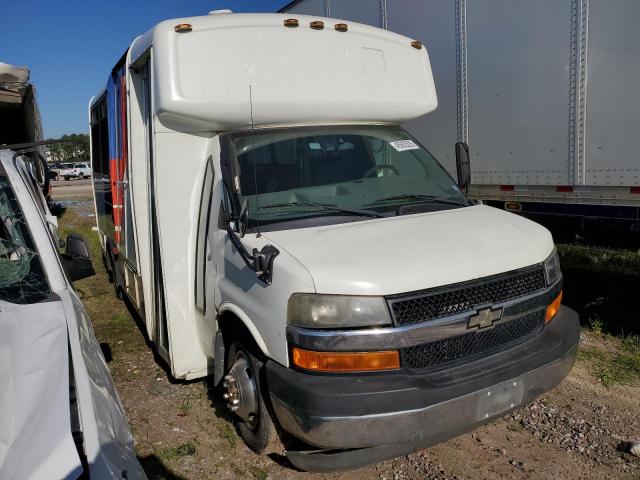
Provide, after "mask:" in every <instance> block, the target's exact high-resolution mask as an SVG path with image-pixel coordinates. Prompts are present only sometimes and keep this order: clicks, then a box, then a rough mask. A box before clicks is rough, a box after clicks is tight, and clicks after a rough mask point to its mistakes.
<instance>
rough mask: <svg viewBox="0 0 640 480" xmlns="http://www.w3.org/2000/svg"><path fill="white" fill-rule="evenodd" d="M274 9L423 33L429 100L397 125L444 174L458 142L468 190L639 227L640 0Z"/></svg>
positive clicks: (501, 201)
mask: <svg viewBox="0 0 640 480" xmlns="http://www.w3.org/2000/svg"><path fill="white" fill-rule="evenodd" d="M282 11H283V12H289V13H294V12H295V13H300V14H314V15H324V16H329V17H336V18H342V19H344V20H345V21H346V20H350V21H356V22H362V23H367V24H370V25H375V26H380V27H382V28H386V29H389V30H391V31H393V32H397V33H400V34H402V35H407V36H410V37H413V38H415V39H417V40H420V41H422V42H424V44H425V45H426V46H427V48H428V50H429V55H430V58H431V64H432V67H433V73H434V77H435V84H436V87H437V90H438V100H439V107H438V109H437V110H436V111H435V112H433V113H432V114H430V115H427V116H425V117H421V118H418V119H414V120H410V121H409V122H407V123H406V125H405V127H406V128H407V130H408V131H409V132H411V134H413V135H414V136H415V137H416V138H417V139H418V140H420V141H421V142H423V143H424V144H425V145H428V146H429V148H430V150H431V151H432V152H433V153H434V154H435V155H436V156H437V157H438V158H439V159H440V160H441V161H442V162H443V165H444V166H445V167H446V168H447V169H448V170H449V171H450V172H453V171H454V169H455V162H454V156H453V154H452V151H451V144H452V143H453V142H455V141H459V142H466V143H468V144H469V146H470V147H471V150H472V152H473V162H472V174H471V188H470V191H469V194H470V196H471V197H472V198H476V199H482V200H483V201H484V202H485V203H486V204H489V205H494V206H496V207H499V208H505V209H507V210H511V211H515V212H520V213H522V214H524V215H527V216H529V217H531V218H534V219H536V220H539V221H541V222H543V223H545V224H547V225H550V226H554V227H555V226H560V227H564V228H567V226H572V227H571V229H572V230H573V231H575V230H576V229H584V230H589V229H590V228H591V227H595V226H598V225H602V226H605V227H615V228H619V229H620V230H627V231H629V229H631V230H632V231H635V232H639V231H640V156H639V155H638V152H640V136H638V135H637V134H636V128H637V127H636V126H637V125H638V123H640V95H638V92H637V82H636V78H638V76H639V75H640V56H639V55H638V54H637V51H636V42H637V41H638V40H639V39H640V37H639V36H638V29H637V20H638V18H640V2H637V1H635V0H617V1H615V2H611V1H609V0H473V1H469V0H451V1H442V0H298V1H294V2H291V3H290V4H288V5H286V6H285V7H283V8H282ZM598 230H601V229H598ZM558 231H560V230H558Z"/></svg>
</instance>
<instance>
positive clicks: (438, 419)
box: [89, 13, 579, 470]
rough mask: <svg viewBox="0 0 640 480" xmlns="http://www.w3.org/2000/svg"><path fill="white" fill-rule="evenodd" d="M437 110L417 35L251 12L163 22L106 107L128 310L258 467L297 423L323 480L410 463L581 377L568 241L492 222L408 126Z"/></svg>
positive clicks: (510, 222)
mask: <svg viewBox="0 0 640 480" xmlns="http://www.w3.org/2000/svg"><path fill="white" fill-rule="evenodd" d="M436 106H437V97H436V91H435V87H434V83H433V77H432V74H431V66H430V61H429V57H428V55H427V52H426V49H425V48H424V46H423V45H422V44H421V43H420V42H417V41H415V40H414V39H412V38H407V37H404V36H401V35H398V34H395V33H391V32H387V31H384V30H381V29H378V28H373V27H370V26H366V25H361V24H357V23H352V22H342V21H334V20H331V19H328V18H323V17H317V16H304V15H295V16H290V15H278V14H242V15H236V14H229V13H224V14H223V13H217V14H215V13H214V14H211V15H208V16H202V17H191V18H181V19H175V20H168V21H164V22H162V23H160V24H158V25H156V26H155V27H154V28H153V29H152V30H150V31H149V32H147V33H145V34H144V35H142V36H140V37H138V38H136V39H135V40H134V41H133V43H132V45H131V47H130V48H129V49H128V51H127V52H126V54H125V55H124V56H123V57H122V59H121V60H120V61H119V62H118V63H117V64H116V66H115V67H114V68H113V69H112V70H111V73H110V75H109V80H108V84H107V87H106V89H104V90H103V91H101V92H100V93H99V94H98V95H97V96H96V97H94V98H93V99H92V100H91V102H90V108H89V115H90V121H91V145H92V149H91V150H92V162H93V168H94V175H93V183H94V196H95V202H96V217H97V222H98V229H99V234H100V239H101V242H102V246H103V251H104V258H105V262H106V264H107V268H108V269H109V270H110V271H111V272H112V275H113V280H114V283H115V286H116V291H117V292H118V293H119V294H125V295H126V296H127V297H128V298H129V300H130V301H131V303H132V304H133V305H134V306H135V308H136V309H137V311H138V312H139V314H140V316H141V317H142V319H143V320H144V323H145V325H146V330H147V333H148V335H149V338H150V339H151V340H152V341H153V342H154V345H155V348H156V349H157V351H158V353H159V355H160V356H161V357H162V358H163V359H164V360H165V361H166V362H167V364H168V365H169V366H170V369H171V372H172V374H173V375H174V376H175V377H176V378H184V379H193V378H198V377H203V376H206V375H212V376H213V378H212V381H213V383H214V384H216V385H220V387H221V389H222V391H223V392H224V398H225V399H226V401H227V404H228V407H229V408H230V410H231V411H232V412H234V413H235V415H234V418H235V419H236V421H237V423H238V429H239V432H240V434H241V435H242V437H243V439H244V440H245V442H246V443H247V444H248V445H249V446H250V447H251V448H252V449H253V450H254V451H256V452H261V451H264V450H265V449H266V448H267V447H268V446H269V445H270V444H271V443H270V442H271V440H272V439H273V436H274V435H275V429H274V427H273V423H272V422H274V421H275V422H278V423H279V424H280V425H281V427H282V429H281V430H279V431H280V432H281V433H282V434H283V435H291V436H293V437H295V438H297V439H298V440H300V441H301V442H302V444H301V445H306V447H304V448H300V449H297V450H294V451H287V456H288V457H289V459H290V460H291V461H292V462H293V463H294V464H295V465H296V466H298V467H300V468H303V469H308V470H332V469H340V468H348V467H354V466H358V465H363V464H366V463H369V462H372V461H378V460H382V459H385V458H391V457H394V456H398V455H403V454H406V453H407V452H410V451H412V450H415V449H417V448H424V447H425V446H428V445H431V444H433V443H435V442H438V441H442V440H444V439H446V438H448V437H450V436H453V435H456V434H458V433H461V432H463V431H467V430H469V429H471V428H474V427H475V426H477V425H480V424H482V423H484V422H487V421H490V420H491V419H494V418H497V417H499V416H501V415H503V414H505V412H508V411H510V410H512V409H514V408H516V407H517V406H519V405H522V404H523V403H526V402H529V401H531V399H533V398H535V397H536V396H537V395H539V394H540V393H542V392H544V391H546V390H548V389H549V388H552V387H553V386H555V385H556V384H557V383H558V382H560V381H561V380H562V378H564V376H565V375H566V374H567V373H568V372H569V370H570V368H571V366H572V365H573V362H574V360H575V356H576V352H577V343H578V339H579V320H578V317H577V315H576V314H575V312H573V311H571V310H570V309H568V308H566V307H561V306H560V302H561V288H562V275H561V273H560V270H559V265H558V261H557V255H556V253H555V249H554V245H553V240H552V238H551V236H550V234H549V232H548V231H546V230H545V229H544V228H543V227H541V226H539V225H537V224H535V223H533V222H531V221H529V220H527V219H524V218H520V217H517V216H515V215H512V214H510V213H507V212H504V211H500V210H497V209H493V208H490V207H487V206H484V205H474V204H473V203H472V202H469V201H468V200H467V198H466V197H465V196H464V195H463V194H462V193H461V191H460V188H459V186H458V185H456V183H455V182H454V181H453V180H452V178H451V177H450V176H449V175H448V173H447V172H446V170H445V169H444V168H443V167H442V166H441V165H440V164H439V163H438V162H437V160H436V159H435V158H434V157H433V156H432V155H431V154H430V153H429V151H428V150H427V149H426V148H424V147H422V146H421V145H420V144H419V143H418V142H417V141H416V140H415V139H414V138H413V137H411V136H410V135H409V134H408V133H407V132H406V131H404V130H403V129H402V128H400V127H399V126H398V125H399V124H400V123H404V122H407V121H409V120H411V119H415V118H418V117H420V116H422V115H424V114H427V113H429V112H431V111H433V110H434V109H435V108H436ZM453 147H454V145H453V143H452V145H451V149H452V150H453ZM456 150H457V152H458V165H459V167H460V168H459V172H458V174H459V178H460V184H461V185H464V184H465V183H466V181H467V178H468V175H466V173H465V165H468V162H467V160H468V158H466V155H465V153H466V150H465V148H464V145H462V144H458V145H457V148H456ZM454 379H455V381H454ZM493 392H495V393H496V395H493V396H492V393H493Z"/></svg>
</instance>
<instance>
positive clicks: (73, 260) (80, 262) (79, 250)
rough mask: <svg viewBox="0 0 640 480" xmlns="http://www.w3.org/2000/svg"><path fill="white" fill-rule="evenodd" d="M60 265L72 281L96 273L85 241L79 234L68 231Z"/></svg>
mask: <svg viewBox="0 0 640 480" xmlns="http://www.w3.org/2000/svg"><path fill="white" fill-rule="evenodd" d="M60 257H61V259H62V267H63V268H64V271H65V273H66V274H67V277H69V280H71V281H72V282H75V281H76V280H82V279H83V278H87V277H92V276H93V275H95V274H96V272H95V270H94V269H93V264H92V263H91V256H90V255H89V248H88V247H87V242H85V240H84V238H83V237H82V236H81V235H78V234H76V233H70V234H69V235H68V236H67V241H66V248H65V253H63V254H61V255H60Z"/></svg>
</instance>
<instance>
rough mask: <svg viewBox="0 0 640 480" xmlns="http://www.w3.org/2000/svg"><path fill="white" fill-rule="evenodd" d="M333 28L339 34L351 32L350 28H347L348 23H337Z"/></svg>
mask: <svg viewBox="0 0 640 480" xmlns="http://www.w3.org/2000/svg"><path fill="white" fill-rule="evenodd" d="M333 28H335V29H336V31H338V32H346V31H347V30H349V27H348V26H347V24H346V23H336V24H335V25H334V26H333Z"/></svg>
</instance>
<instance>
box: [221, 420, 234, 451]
mask: <svg viewBox="0 0 640 480" xmlns="http://www.w3.org/2000/svg"><path fill="white" fill-rule="evenodd" d="M216 428H217V429H218V433H219V435H220V438H222V439H224V440H225V441H226V442H227V445H228V446H229V448H231V449H235V448H236V445H237V443H238V435H237V434H236V431H235V429H234V428H233V426H232V425H231V424H230V423H229V422H226V421H219V422H217V423H216Z"/></svg>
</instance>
